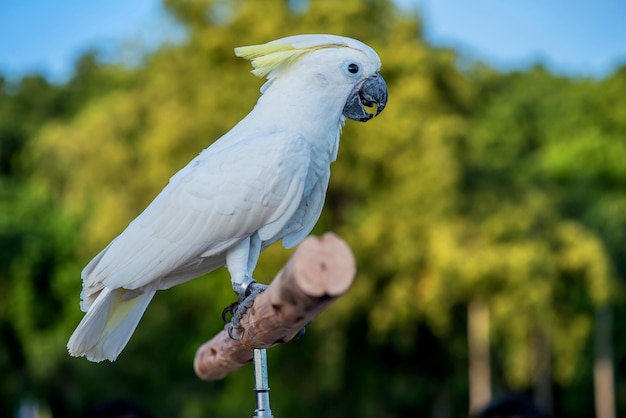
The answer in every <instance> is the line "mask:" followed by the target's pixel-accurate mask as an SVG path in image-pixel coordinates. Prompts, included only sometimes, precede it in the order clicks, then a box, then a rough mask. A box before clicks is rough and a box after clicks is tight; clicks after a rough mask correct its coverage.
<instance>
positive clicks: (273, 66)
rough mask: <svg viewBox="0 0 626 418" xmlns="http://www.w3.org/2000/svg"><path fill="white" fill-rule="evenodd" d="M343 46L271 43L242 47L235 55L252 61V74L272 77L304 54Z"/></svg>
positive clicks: (236, 49) (237, 49)
mask: <svg viewBox="0 0 626 418" xmlns="http://www.w3.org/2000/svg"><path fill="white" fill-rule="evenodd" d="M330 46H343V45H341V44H326V45H309V46H307V47H305V48H298V47H296V46H294V45H293V44H289V43H274V42H270V43H267V44H262V45H251V46H242V47H239V48H235V55H237V56H238V57H241V58H245V59H249V60H250V61H252V66H253V67H254V70H252V74H254V75H256V76H258V77H265V76H268V75H271V73H273V72H274V71H276V70H278V69H280V68H281V67H284V66H286V65H289V64H291V63H292V62H294V61H295V60H296V59H298V58H299V57H301V56H302V55H304V54H307V53H309V52H311V51H315V50H316V49H320V48H325V47H330Z"/></svg>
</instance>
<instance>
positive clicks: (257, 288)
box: [222, 282, 267, 340]
mask: <svg viewBox="0 0 626 418" xmlns="http://www.w3.org/2000/svg"><path fill="white" fill-rule="evenodd" d="M265 289H267V285H264V284H260V283H257V282H252V283H250V284H249V285H248V286H247V287H246V292H245V294H244V297H243V299H241V300H239V301H237V302H233V303H231V304H230V305H228V306H227V307H226V308H224V310H223V311H222V319H223V320H224V322H227V324H226V326H225V327H224V328H225V330H226V332H227V333H228V336H229V337H230V338H231V339H233V340H239V338H237V337H236V336H235V335H234V331H236V330H238V329H239V328H240V327H241V318H242V317H243V314H244V313H245V312H246V311H247V310H248V309H249V308H250V307H251V306H252V305H253V304H254V299H256V297H257V296H258V295H259V294H260V293H262V292H263V291H264V290H265ZM228 314H231V315H232V318H231V320H230V322H229V321H227V319H226V317H227V315H228Z"/></svg>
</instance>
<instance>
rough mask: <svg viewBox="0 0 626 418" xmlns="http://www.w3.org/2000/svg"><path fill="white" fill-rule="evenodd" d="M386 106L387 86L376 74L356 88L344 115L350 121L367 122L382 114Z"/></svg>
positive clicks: (362, 81) (351, 94)
mask: <svg viewBox="0 0 626 418" xmlns="http://www.w3.org/2000/svg"><path fill="white" fill-rule="evenodd" d="M386 105H387V84H385V80H383V78H382V77H381V76H380V74H378V73H376V74H374V75H373V76H371V77H368V78H366V79H364V80H361V81H360V82H359V83H358V84H357V85H356V86H354V89H353V90H352V92H351V93H350V96H348V101H347V102H346V105H345V106H344V108H343V115H344V116H345V117H347V118H348V119H352V120H356V121H359V122H367V121H368V120H370V119H372V118H373V117H374V116H377V115H378V114H379V113H380V112H382V111H383V109H384V108H385V106H386Z"/></svg>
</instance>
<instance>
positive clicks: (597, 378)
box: [593, 306, 615, 418]
mask: <svg viewBox="0 0 626 418" xmlns="http://www.w3.org/2000/svg"><path fill="white" fill-rule="evenodd" d="M612 329H613V313H612V311H611V307H610V306H605V307H603V308H600V309H599V310H598V312H597V313H596V318H595V344H594V345H595V347H594V364H593V383H594V391H595V403H596V418H615V387H614V383H613V350H612V338H611V333H612Z"/></svg>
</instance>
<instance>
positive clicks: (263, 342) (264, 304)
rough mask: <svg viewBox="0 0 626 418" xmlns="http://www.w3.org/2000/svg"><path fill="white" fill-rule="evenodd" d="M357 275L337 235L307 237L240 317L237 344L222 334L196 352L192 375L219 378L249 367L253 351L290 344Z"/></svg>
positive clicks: (206, 378) (348, 250) (351, 260)
mask: <svg viewBox="0 0 626 418" xmlns="http://www.w3.org/2000/svg"><path fill="white" fill-rule="evenodd" d="M355 273H356V268H355V262H354V256H353V255H352V251H351V250H350V248H349V247H348V246H347V244H346V243H345V242H344V241H343V240H341V239H340V238H339V237H337V236H336V235H335V234H332V233H327V234H325V235H323V236H322V237H321V238H316V237H308V238H306V239H305V240H304V241H302V243H300V245H298V247H297V248H296V251H295V252H294V253H293V255H292V256H291V258H290V259H289V261H288V262H287V264H286V265H285V266H284V267H283V269H282V270H281V271H280V273H278V275H277V276H276V278H275V279H274V280H273V281H272V283H271V284H270V285H269V287H268V288H267V289H266V290H265V291H264V292H263V293H261V294H260V295H259V296H257V298H256V299H255V301H254V304H253V305H252V307H251V308H250V309H248V311H247V312H246V313H245V314H244V315H243V317H242V319H241V328H240V329H239V330H238V331H236V333H235V336H236V337H237V338H239V340H233V339H231V338H230V337H229V336H228V334H227V333H226V332H225V331H221V332H220V333H219V334H218V335H216V336H215V337H214V338H213V339H212V340H210V341H208V342H206V343H204V344H203V345H202V346H201V347H200V348H199V349H198V351H197V352H196V357H195V360H194V369H195V372H196V375H198V377H199V378H201V379H204V380H219V379H222V378H224V377H225V376H226V375H227V374H228V373H230V372H232V371H235V370H237V369H239V368H240V367H242V366H243V365H245V364H246V363H249V362H250V361H251V360H252V357H253V351H254V349H255V348H270V347H273V346H275V345H278V344H281V343H285V342H288V341H290V340H291V339H293V338H294V337H295V336H296V335H297V334H298V332H299V331H300V329H302V327H304V326H305V325H306V324H308V323H309V322H310V321H311V320H312V319H313V318H314V317H315V316H317V315H318V314H319V313H320V312H321V311H322V310H324V309H325V308H326V307H327V306H328V305H329V304H330V303H331V302H333V301H334V300H335V299H337V298H338V297H339V296H341V295H342V294H344V293H345V292H346V291H347V290H348V288H349V287H350V285H351V284H352V281H353V279H354V275H355Z"/></svg>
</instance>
